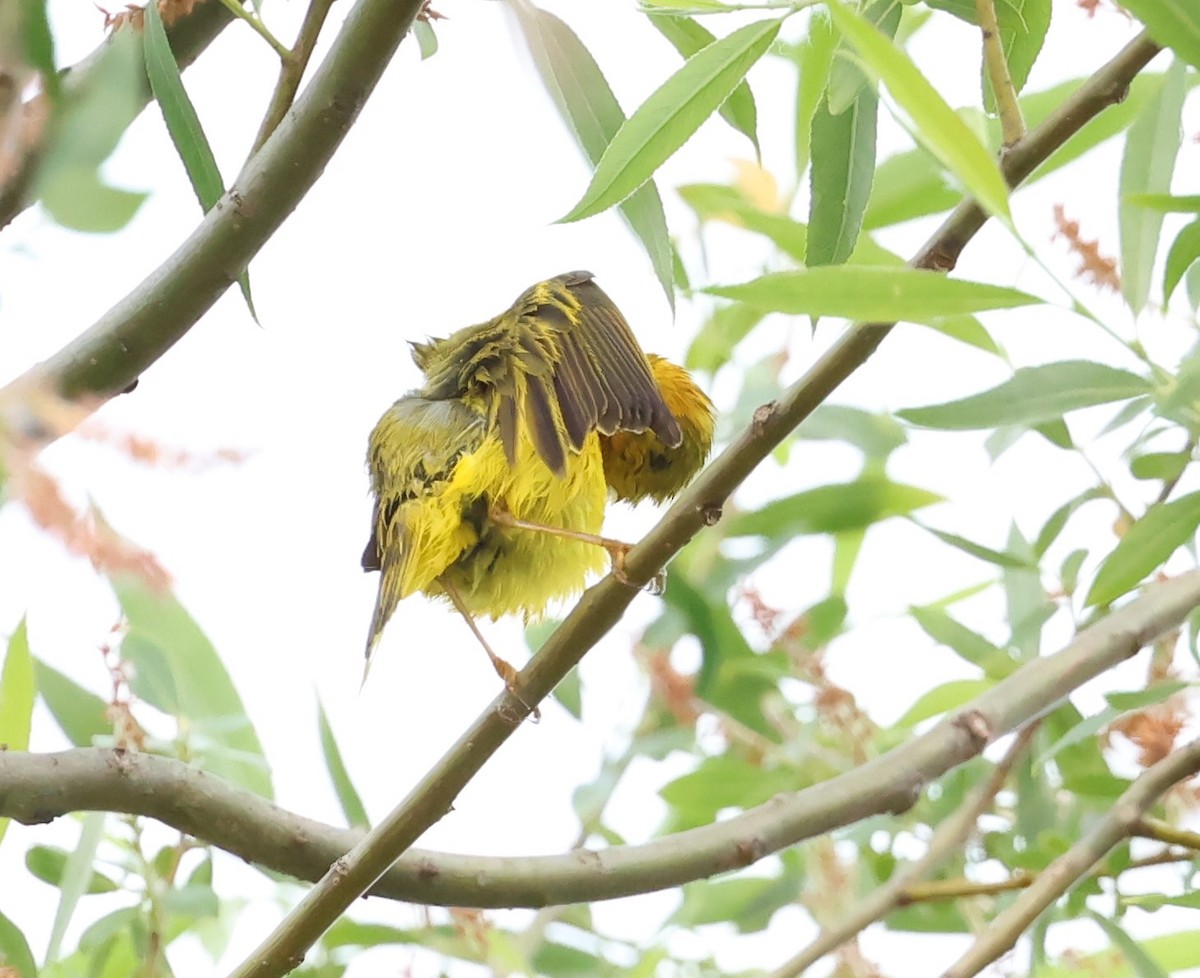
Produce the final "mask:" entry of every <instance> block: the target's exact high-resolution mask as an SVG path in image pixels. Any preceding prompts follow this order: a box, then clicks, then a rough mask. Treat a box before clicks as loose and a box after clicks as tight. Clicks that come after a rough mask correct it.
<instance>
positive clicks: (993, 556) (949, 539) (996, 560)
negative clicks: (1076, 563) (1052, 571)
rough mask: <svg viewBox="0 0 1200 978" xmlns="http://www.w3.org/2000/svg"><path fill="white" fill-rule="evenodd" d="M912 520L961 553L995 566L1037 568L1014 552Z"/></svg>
mask: <svg viewBox="0 0 1200 978" xmlns="http://www.w3.org/2000/svg"><path fill="white" fill-rule="evenodd" d="M914 522H915V523H916V524H917V525H918V526H919V527H921V529H922V530H925V531H926V532H928V533H932V534H933V535H934V536H935V537H937V538H938V539H939V540H941V541H942V543H947V544H949V545H950V546H952V547H955V548H956V549H958V550H961V551H962V552H963V553H967V554H970V555H971V556H972V557H978V558H979V559H980V560H985V561H987V562H988V563H989V564H995V565H996V566H997V567H1028V568H1030V569H1035V570H1036V568H1037V564H1035V563H1031V562H1030V561H1028V560H1026V559H1024V558H1023V557H1019V556H1017V555H1016V554H1010V553H1005V552H1004V551H1003V550H993V549H992V548H991V547H985V546H983V545H982V544H979V543H975V542H974V541H972V540H968V539H967V538H966V537H960V536H959V535H958V534H956V533H947V532H946V531H945V530H935V529H934V528H933V527H932V526H926V525H925V524H924V523H921V522H920V521H919V520H914Z"/></svg>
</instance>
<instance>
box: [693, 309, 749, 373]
mask: <svg viewBox="0 0 1200 978" xmlns="http://www.w3.org/2000/svg"><path fill="white" fill-rule="evenodd" d="M765 316H766V313H765V312H764V311H763V310H761V309H756V308H754V306H748V305H746V304H745V303H742V302H732V303H724V304H722V305H719V306H717V307H716V308H715V309H714V310H713V311H712V315H711V316H709V317H708V320H707V321H706V322H705V324H704V325H703V326H701V327H700V331H699V332H698V333H697V334H696V338H695V339H694V340H692V345H691V346H690V347H688V352H687V358H686V360H685V362H686V363H687V365H688V366H689V367H691V368H692V369H693V370H707V371H709V372H714V373H715V372H716V371H717V370H718V369H719V368H720V367H723V366H725V364H727V363H728V362H729V361H730V358H731V357H732V356H733V350H734V348H735V347H736V346H737V345H738V344H739V343H740V342H741V341H742V340H743V339H745V338H746V336H747V334H748V333H749V332H750V331H751V330H752V329H754V327H755V326H757V325H758V324H759V323H761V322H762V321H763V318H764V317H765Z"/></svg>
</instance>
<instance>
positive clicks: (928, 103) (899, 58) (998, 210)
mask: <svg viewBox="0 0 1200 978" xmlns="http://www.w3.org/2000/svg"><path fill="white" fill-rule="evenodd" d="M829 13H830V16H832V17H833V22H834V24H835V25H836V26H837V28H838V29H839V30H840V31H841V32H842V34H843V36H844V37H846V39H847V40H849V41H850V42H851V43H852V44H853V45H854V46H855V48H857V49H858V53H859V54H860V55H861V56H862V59H863V63H864V66H865V67H866V68H867V70H868V71H870V72H871V73H872V74H873V75H875V76H876V77H877V78H878V79H879V80H880V81H882V82H883V83H884V84H885V85H887V87H888V91H889V92H891V94H892V98H894V99H895V100H896V102H897V103H898V104H899V105H900V107H901V108H902V109H903V110H904V112H905V113H906V114H907V115H908V117H909V119H910V121H911V123H912V129H913V135H914V137H915V138H916V139H917V141H918V142H920V143H921V144H922V145H923V146H925V148H926V149H928V150H929V152H931V153H932V154H933V155H934V156H935V157H936V158H937V159H938V160H940V161H941V163H942V165H943V166H945V167H946V169H948V170H949V171H950V172H951V173H953V174H954V175H955V176H956V177H957V178H958V179H959V180H960V181H962V184H963V186H964V187H966V188H967V190H968V191H969V192H970V193H971V195H972V196H974V197H975V199H976V200H977V201H978V202H979V204H980V206H981V207H983V209H984V210H986V211H988V212H989V213H991V214H994V215H996V216H998V217H1000V218H1001V219H1002V220H1004V221H1005V222H1006V223H1007V222H1009V221H1011V216H1010V214H1009V209H1008V186H1007V185H1006V184H1005V182H1004V178H1003V176H1001V174H1000V168H999V167H998V166H997V164H996V161H995V159H993V158H992V155H991V154H990V153H989V152H988V150H987V149H986V148H985V147H984V146H983V144H982V143H981V142H980V141H979V139H978V138H977V137H976V136H975V133H974V132H972V131H971V129H970V128H969V127H968V126H967V124H966V123H965V122H963V121H962V119H960V118H959V117H958V115H957V114H956V113H955V112H954V110H953V109H952V108H950V106H948V105H947V104H946V102H945V101H944V100H943V99H942V97H941V95H939V94H938V92H937V90H936V89H935V88H934V87H933V86H932V85H930V84H929V82H928V81H927V80H926V79H925V76H924V75H922V74H921V72H920V71H919V70H918V68H917V67H916V65H914V64H913V63H912V61H910V60H909V58H908V56H907V55H905V54H904V53H903V52H902V51H900V50H899V49H898V48H897V47H896V46H895V45H894V44H892V43H891V41H890V40H888V38H887V37H885V36H884V35H883V34H881V33H880V32H879V31H878V30H877V29H876V28H875V27H873V26H872V25H871V24H870V23H869V22H868V21H866V20H865V19H864V18H863V17H861V16H860V15H858V14H856V13H854V12H853V11H852V10H851V9H850V8H849V7H846V6H844V5H843V4H842V3H841V2H839V0H831V2H830V4H829Z"/></svg>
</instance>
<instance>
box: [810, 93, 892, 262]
mask: <svg viewBox="0 0 1200 978" xmlns="http://www.w3.org/2000/svg"><path fill="white" fill-rule="evenodd" d="M878 117H879V96H878V95H877V94H876V92H875V90H874V89H873V88H871V87H870V86H864V87H863V88H862V89H861V90H860V91H859V93H858V95H857V96H856V97H855V98H854V99H853V101H851V103H850V105H849V106H848V107H847V108H846V110H845V111H843V112H841V113H840V114H837V115H835V114H833V113H832V112H831V111H830V109H829V103H828V102H822V103H821V104H820V105H819V106H818V107H817V111H816V114H815V115H814V116H813V119H812V146H813V158H812V172H811V176H810V179H811V183H812V192H811V195H810V199H809V213H808V252H807V254H806V255H805V263H806V264H807V265H809V266H814V265H840V264H842V263H843V262H845V261H846V259H847V258H849V257H850V255H851V253H852V252H853V251H854V246H855V244H856V243H857V242H858V235H859V232H860V231H861V230H862V220H863V214H864V213H865V212H866V209H867V201H868V200H869V199H870V196H871V182H872V180H873V179H874V176H875V129H876V123H877V121H878Z"/></svg>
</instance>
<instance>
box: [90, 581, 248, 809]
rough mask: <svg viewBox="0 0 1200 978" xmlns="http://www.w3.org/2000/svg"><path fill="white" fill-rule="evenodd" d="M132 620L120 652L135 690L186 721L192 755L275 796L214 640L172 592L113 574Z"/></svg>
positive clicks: (214, 769)
mask: <svg viewBox="0 0 1200 978" xmlns="http://www.w3.org/2000/svg"><path fill="white" fill-rule="evenodd" d="M113 589H114V590H115V591H116V594H117V600H118V601H119V602H120V604H121V609H122V610H123V611H124V613H125V617H126V618H127V619H128V621H129V630H128V633H127V634H126V636H125V640H124V642H123V643H122V646H121V654H122V655H123V657H124V658H125V659H127V660H128V661H130V662H132V663H133V665H134V674H133V679H132V682H131V684H130V685H131V688H132V689H133V692H134V694H135V695H136V696H138V697H140V698H142V699H144V700H146V702H148V703H150V705H151V706H155V707H157V708H158V709H160V710H163V711H164V712H166V713H169V714H173V715H178V716H180V717H182V718H184V719H186V720H187V721H188V725H189V728H190V736H191V738H192V743H191V745H190V746H191V748H192V752H193V760H194V761H196V762H197V763H199V764H200V766H202V767H204V768H206V769H207V770H210V771H212V772H213V773H214V774H218V775H220V776H221V777H224V778H226V779H228V780H230V781H232V782H234V783H235V784H238V785H240V786H241V787H244V788H248V789H249V790H251V791H253V792H255V793H256V794H259V795H262V796H263V797H264V798H270V797H272V791H271V774H270V769H269V768H268V766H267V762H266V758H265V757H264V756H263V750H262V744H261V743H260V742H259V739H258V735H257V734H256V733H255V732H254V728H253V727H252V726H251V724H250V721H249V719H248V718H247V717H246V708H245V706H243V705H242V700H241V697H240V696H238V694H237V690H235V689H234V687H233V682H232V681H231V680H230V678H229V674H228V673H227V672H226V671H225V666H224V665H223V664H222V662H221V660H220V658H219V657H218V655H217V653H216V650H215V649H214V648H213V647H212V643H210V642H209V640H208V638H207V637H206V636H205V635H204V633H203V632H202V631H201V630H200V627H199V626H198V625H197V624H196V622H195V621H194V620H193V619H192V617H191V615H189V614H188V613H187V611H186V610H185V609H184V608H183V606H182V605H181V604H179V602H178V601H177V600H176V599H175V598H174V597H172V596H169V595H160V594H157V593H155V592H153V591H151V590H149V589H148V588H147V587H146V586H145V584H144V583H142V582H141V581H140V580H137V579H134V578H122V579H118V580H114V582H113Z"/></svg>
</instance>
